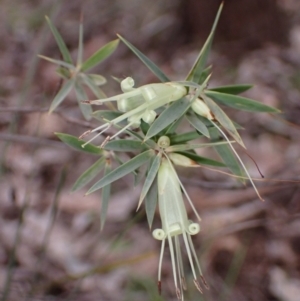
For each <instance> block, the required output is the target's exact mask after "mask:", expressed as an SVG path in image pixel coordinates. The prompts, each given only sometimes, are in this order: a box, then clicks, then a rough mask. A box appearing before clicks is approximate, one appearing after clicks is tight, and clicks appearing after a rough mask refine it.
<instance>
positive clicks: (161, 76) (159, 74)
mask: <svg viewBox="0 0 300 301" xmlns="http://www.w3.org/2000/svg"><path fill="white" fill-rule="evenodd" d="M117 36H118V37H119V39H120V40H121V41H122V42H123V43H124V44H125V45H126V46H127V47H128V48H129V49H130V50H131V51H132V52H133V53H134V54H135V55H136V56H137V57H138V58H139V59H140V60H141V61H142V62H143V63H144V64H145V65H146V67H147V68H148V69H150V71H152V72H153V74H154V75H156V77H157V78H158V79H159V80H160V81H161V82H169V81H170V80H169V78H168V77H167V76H166V75H165V74H164V73H163V72H162V71H161V69H160V68H159V67H158V66H157V65H156V64H154V63H153V62H152V61H151V60H150V59H149V58H148V57H147V56H145V55H144V54H143V53H142V52H141V51H139V50H138V49H137V48H136V47H135V46H133V45H132V44H131V43H130V42H128V41H127V40H125V39H124V38H123V37H121V36H120V35H117Z"/></svg>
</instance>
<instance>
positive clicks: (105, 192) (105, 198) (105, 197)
mask: <svg viewBox="0 0 300 301" xmlns="http://www.w3.org/2000/svg"><path fill="white" fill-rule="evenodd" d="M110 172H111V164H110V162H109V163H107V164H106V166H105V171H104V176H106V175H108V174H109V173H110ZM110 191H111V185H110V184H108V185H105V186H104V187H103V188H102V198H101V199H102V202H101V213H100V229H101V230H103V228H104V224H105V220H106V215H107V209H108V202H109V200H110Z"/></svg>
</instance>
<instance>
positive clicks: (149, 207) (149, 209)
mask: <svg viewBox="0 0 300 301" xmlns="http://www.w3.org/2000/svg"><path fill="white" fill-rule="evenodd" d="M157 199H158V187H157V179H155V180H154V181H153V183H152V185H151V187H150V189H149V192H148V193H147V194H146V198H145V210H146V215H147V220H148V224H149V227H150V229H151V227H152V222H153V218H154V214H155V209H156V205H157Z"/></svg>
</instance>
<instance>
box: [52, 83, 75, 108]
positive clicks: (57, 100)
mask: <svg viewBox="0 0 300 301" xmlns="http://www.w3.org/2000/svg"><path fill="white" fill-rule="evenodd" d="M74 84H75V80H74V79H70V80H68V81H66V82H65V83H64V85H63V86H62V87H61V89H60V90H59V91H58V93H57V94H56V96H55V97H54V99H53V101H52V103H51V106H50V109H49V113H52V112H53V111H54V110H55V109H56V108H57V107H58V106H59V105H60V104H61V102H62V101H63V100H64V99H65V98H66V96H67V95H68V94H69V93H70V91H71V90H72V88H73V86H74Z"/></svg>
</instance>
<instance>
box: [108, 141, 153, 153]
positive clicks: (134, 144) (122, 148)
mask: <svg viewBox="0 0 300 301" xmlns="http://www.w3.org/2000/svg"><path fill="white" fill-rule="evenodd" d="M104 149H105V150H112V151H116V152H136V151H144V150H146V149H148V147H147V145H145V143H143V142H142V141H136V140H125V139H120V140H113V141H109V142H107V143H106V144H105V146H104Z"/></svg>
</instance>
